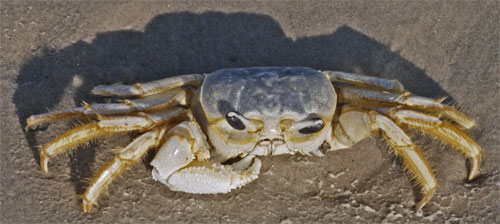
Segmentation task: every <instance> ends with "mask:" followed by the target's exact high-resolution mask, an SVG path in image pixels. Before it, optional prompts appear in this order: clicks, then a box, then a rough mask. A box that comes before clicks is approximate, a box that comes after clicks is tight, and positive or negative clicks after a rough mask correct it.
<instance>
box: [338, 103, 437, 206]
mask: <svg viewBox="0 0 500 224" xmlns="http://www.w3.org/2000/svg"><path fill="white" fill-rule="evenodd" d="M334 128H335V129H334V135H333V141H332V142H331V145H332V146H337V147H339V148H346V147H350V146H351V145H353V144H355V143H356V142H359V141H361V140H363V139H364V138H366V137H368V136H370V135H371V134H373V133H374V132H377V131H379V130H380V131H382V133H383V134H384V137H385V138H386V140H387V142H388V144H389V146H390V147H391V148H392V149H393V150H394V152H395V153H396V155H398V156H400V157H401V158H402V159H403V161H404V164H405V166H406V167H407V168H408V171H409V172H410V173H411V174H412V176H413V177H414V178H415V181H416V182H417V183H418V184H419V185H420V187H421V188H422V194H423V198H422V200H421V201H420V202H419V203H418V205H417V209H418V210H420V209H421V208H422V207H423V206H424V205H425V204H426V203H427V202H428V201H429V200H430V199H431V198H432V196H433V195H434V192H435V191H436V187H437V181H436V178H435V176H434V173H433V171H432V169H431V167H430V165H429V162H428V161H427V159H426V158H425V156H424V155H423V153H422V151H421V150H420V149H419V148H418V147H417V146H416V145H415V144H413V142H412V141H411V139H410V137H409V136H408V135H407V134H406V133H405V132H404V131H403V130H402V129H401V128H400V127H399V126H398V125H397V124H396V123H395V122H393V121H392V120H391V119H390V118H388V117H386V116H384V115H381V114H380V113H378V112H375V111H371V112H369V111H355V110H354V111H347V112H343V113H342V114H341V115H340V116H339V118H338V121H337V123H336V124H335V125H334ZM334 149H335V148H334ZM337 149H338V148H337Z"/></svg>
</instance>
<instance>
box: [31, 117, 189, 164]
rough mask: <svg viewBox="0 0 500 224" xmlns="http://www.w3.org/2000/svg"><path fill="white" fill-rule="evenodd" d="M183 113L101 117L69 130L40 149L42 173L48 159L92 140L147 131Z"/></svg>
mask: <svg viewBox="0 0 500 224" xmlns="http://www.w3.org/2000/svg"><path fill="white" fill-rule="evenodd" d="M183 112H185V109H182V108H169V109H166V110H164V111H158V112H155V113H151V114H141V115H138V116H117V117H109V118H104V117H102V118H101V120H100V121H98V122H92V123H89V124H85V125H82V126H79V127H76V128H74V129H71V130H69V131H67V132H66V133H64V134H62V135H61V136H59V137H57V138H56V139H54V140H52V141H51V142H50V143H48V144H47V145H45V146H43V147H42V148H41V152H40V163H41V166H42V171H43V172H48V162H49V160H50V158H53V157H55V156H57V155H59V154H61V153H63V152H67V151H68V150H70V149H74V148H76V147H77V146H79V145H82V144H85V143H88V142H89V141H91V140H92V139H96V138H99V137H101V136H104V135H107V134H113V133H124V132H130V131H137V130H139V131H141V130H148V129H150V128H152V127H154V126H157V125H160V124H163V123H165V122H168V121H172V119H173V118H176V117H179V116H180V115H181V114H183ZM173 120H175V119H173Z"/></svg>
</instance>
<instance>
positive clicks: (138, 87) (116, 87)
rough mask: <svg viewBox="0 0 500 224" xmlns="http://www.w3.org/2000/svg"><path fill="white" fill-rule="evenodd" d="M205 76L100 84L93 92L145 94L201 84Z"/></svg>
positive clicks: (195, 75) (103, 94)
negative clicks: (123, 83)
mask: <svg viewBox="0 0 500 224" xmlns="http://www.w3.org/2000/svg"><path fill="white" fill-rule="evenodd" d="M203 79H204V76H203V75H200V74H190V75H180V76H175V77H169V78H165V79H160V80H156V81H152V82H146V83H136V84H134V85H122V84H118V83H117V84H113V85H99V86H96V87H95V88H94V89H93V90H92V93H93V94H96V95H101V96H145V95H149V94H153V93H158V92H162V91H165V90H169V89H172V88H175V87H179V86H183V85H188V84H190V85H195V86H199V85H201V83H202V82H203Z"/></svg>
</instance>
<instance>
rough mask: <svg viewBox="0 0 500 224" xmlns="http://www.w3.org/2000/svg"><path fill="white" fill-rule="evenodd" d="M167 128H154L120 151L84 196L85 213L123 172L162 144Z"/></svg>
mask: <svg viewBox="0 0 500 224" xmlns="http://www.w3.org/2000/svg"><path fill="white" fill-rule="evenodd" d="M165 130H166V126H164V127H162V128H153V129H152V130H151V131H148V132H146V133H144V134H142V135H141V136H139V137H138V138H136V139H135V140H134V141H132V142H131V143H130V144H128V145H127V146H126V147H124V148H122V149H120V150H119V151H118V154H117V155H116V156H115V157H114V158H113V159H112V160H111V161H110V162H108V163H107V164H106V165H105V166H104V167H103V168H102V169H101V170H100V171H99V173H98V174H97V175H96V176H95V177H94V179H93V180H92V183H91V184H90V185H89V187H88V188H87V190H86V191H85V194H83V195H82V200H83V211H84V212H85V213H87V212H89V211H90V209H91V208H92V206H93V205H95V204H96V202H97V199H98V198H99V196H100V195H101V194H102V193H103V192H104V191H105V190H106V189H107V188H108V186H109V184H111V182H112V181H113V180H114V179H116V177H118V176H119V175H120V174H121V173H122V172H123V171H125V170H126V169H127V168H128V167H130V166H131V165H132V164H134V163H135V162H137V161H138V160H140V159H141V158H142V157H144V155H145V154H146V153H147V152H148V150H149V149H151V148H153V147H156V146H158V145H159V144H160V140H161V138H162V136H163V134H164V133H165Z"/></svg>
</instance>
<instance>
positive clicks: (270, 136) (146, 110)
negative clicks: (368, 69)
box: [27, 67, 483, 212]
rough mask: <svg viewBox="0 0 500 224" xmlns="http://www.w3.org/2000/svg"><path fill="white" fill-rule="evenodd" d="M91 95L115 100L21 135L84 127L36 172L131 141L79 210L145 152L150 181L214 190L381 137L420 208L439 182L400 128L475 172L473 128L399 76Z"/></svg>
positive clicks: (162, 84)
mask: <svg viewBox="0 0 500 224" xmlns="http://www.w3.org/2000/svg"><path fill="white" fill-rule="evenodd" d="M92 93H93V94H96V95H101V96H114V97H118V99H117V101H116V103H105V104H99V103H97V104H91V105H90V104H87V103H84V104H83V106H82V107H77V108H73V109H68V110H63V111H55V112H49V113H45V114H39V115H33V116H31V117H29V118H28V120H27V129H34V128H36V127H37V126H39V125H41V124H43V123H47V122H51V121H55V120H61V119H68V118H72V119H87V118H90V120H91V122H88V123H86V124H83V125H81V126H78V127H76V128H74V129H72V130H69V131H67V132H66V133H64V134H63V135H61V136H59V137H57V138H56V139H54V140H53V141H51V142H50V143H48V144H46V145H45V146H43V147H42V148H41V151H40V163H41V168H42V171H43V172H48V162H49V160H50V159H51V158H53V157H55V156H57V155H59V154H62V153H65V152H68V151H70V150H71V149H74V148H76V147H77V146H79V145H82V144H85V143H87V142H89V141H90V140H93V139H96V138H99V137H102V136H107V135H110V134H116V133H127V132H137V133H139V135H138V137H136V138H135V139H134V140H133V141H132V142H131V143H129V144H128V145H127V146H125V147H123V148H120V149H118V150H117V152H116V156H115V157H114V158H113V159H111V161H110V162H108V163H107V164H106V165H105V166H104V167H103V168H102V169H101V170H100V172H99V173H98V174H97V175H96V177H95V178H94V179H93V181H92V182H91V183H90V185H89V186H88V188H87V190H86V192H85V193H84V194H83V195H82V201H83V210H84V212H89V211H90V210H91V208H92V206H94V205H96V202H97V200H98V198H99V196H100V195H101V194H102V193H103V192H104V191H105V190H106V189H107V188H108V185H109V184H110V183H111V182H112V181H113V180H114V179H115V178H116V177H118V176H119V175H120V174H121V173H122V172H123V171H125V170H126V169H127V168H128V167H130V166H131V165H132V164H133V163H135V162H137V161H139V160H141V158H143V157H144V156H145V155H146V154H147V153H148V152H149V151H150V150H153V149H154V150H155V151H156V154H155V156H154V159H153V160H152V161H151V165H152V167H153V169H152V176H153V179H155V180H157V181H159V182H161V183H163V184H165V185H166V186H167V187H168V188H169V189H170V190H173V191H182V192H187V193H194V194H216V193H226V192H229V191H231V190H233V189H236V188H239V187H242V186H244V185H246V184H248V183H249V182H251V181H253V180H255V179H256V178H257V177H258V175H259V173H260V168H261V161H260V159H259V158H258V157H260V156H274V155H282V154H297V153H298V154H303V155H314V156H324V154H325V153H326V152H329V151H335V150H339V149H346V148H349V147H351V146H352V145H354V144H356V143H357V142H359V141H361V140H363V139H365V138H367V137H369V136H371V135H373V134H375V133H379V132H380V133H382V136H383V138H384V139H385V140H386V142H387V144H388V145H389V147H390V148H391V150H392V151H393V152H394V153H395V154H396V155H398V156H399V157H401V158H402V159H403V161H404V165H405V166H406V168H407V169H408V170H409V172H410V173H411V175H412V176H413V178H414V180H415V182H416V183H417V184H418V185H419V186H420V188H421V192H422V199H421V201H420V202H419V203H418V204H417V205H416V209H417V210H418V211H420V210H421V209H422V207H424V205H425V204H426V203H427V202H429V200H430V199H431V198H432V196H433V195H434V192H435V191H436V187H437V186H438V185H437V181H436V178H435V176H434V172H433V170H432V169H431V167H430V165H429V162H428V161H427V159H426V158H425V156H424V154H423V153H422V151H421V149H420V148H419V147H418V146H417V145H416V144H414V143H413V142H412V140H411V136H410V135H409V134H408V133H407V132H406V129H408V128H413V129H416V130H418V131H420V132H422V133H424V134H427V135H429V136H431V137H433V138H436V139H438V140H440V141H441V142H443V143H445V144H447V145H451V146H452V147H453V148H455V149H457V150H458V151H460V152H462V153H463V154H464V156H465V157H466V158H467V159H469V160H470V164H471V167H470V172H469V175H468V179H469V180H472V179H474V178H475V177H476V176H477V175H478V174H479V173H480V163H481V154H482V151H483V150H482V148H481V147H480V146H479V145H478V144H477V143H476V142H475V141H474V140H473V139H472V138H471V137H470V136H469V135H468V134H467V133H466V132H465V131H464V130H465V129H469V128H471V127H472V126H474V124H475V122H474V121H473V120H472V119H471V118H469V117H468V116H467V115H465V114H464V113H462V112H460V111H459V110H457V109H455V108H453V107H451V106H448V105H445V104H442V101H443V100H444V98H441V99H437V100H435V99H430V98H425V97H421V96H416V95H413V94H411V93H409V92H407V91H406V90H405V89H404V88H403V85H402V84H401V83H400V82H398V81H397V80H388V79H382V78H376V77H369V76H364V75H359V74H352V73H345V72H336V71H319V70H315V69H311V68H306V67H253V68H229V69H222V70H218V71H215V72H212V73H210V74H189V75H181V76H176V77H170V78H165V79H161V80H157V81H152V82H147V83H137V84H134V85H123V84H113V85H100V86H97V87H95V88H94V89H93V90H92ZM127 97H128V98H129V99H126V98H127Z"/></svg>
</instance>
